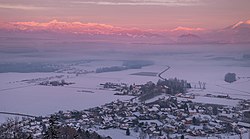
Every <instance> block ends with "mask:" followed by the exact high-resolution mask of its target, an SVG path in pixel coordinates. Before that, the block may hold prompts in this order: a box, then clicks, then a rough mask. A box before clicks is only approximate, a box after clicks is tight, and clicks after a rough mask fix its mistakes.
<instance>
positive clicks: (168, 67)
mask: <svg viewBox="0 0 250 139" xmlns="http://www.w3.org/2000/svg"><path fill="white" fill-rule="evenodd" d="M169 69H170V66H167V68H166V69H165V70H163V71H162V72H160V73H159V74H158V77H159V78H160V79H162V80H166V78H163V77H162V76H161V75H162V74H163V73H165V72H166V71H168V70H169Z"/></svg>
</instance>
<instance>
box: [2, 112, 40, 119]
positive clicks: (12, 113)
mask: <svg viewBox="0 0 250 139" xmlns="http://www.w3.org/2000/svg"><path fill="white" fill-rule="evenodd" d="M0 114H6V115H14V116H23V117H30V118H36V117H37V116H34V115H29V114H23V113H15V112H3V111H0Z"/></svg>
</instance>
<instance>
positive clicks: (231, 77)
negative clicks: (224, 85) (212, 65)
mask: <svg viewBox="0 0 250 139" xmlns="http://www.w3.org/2000/svg"><path fill="white" fill-rule="evenodd" d="M224 81H225V82H228V83H232V82H234V81H236V74H235V73H227V74H226V75H225V79H224Z"/></svg>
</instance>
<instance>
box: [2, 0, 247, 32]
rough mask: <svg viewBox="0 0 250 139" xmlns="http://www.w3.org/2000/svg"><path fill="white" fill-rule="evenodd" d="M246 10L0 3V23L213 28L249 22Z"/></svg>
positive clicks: (117, 0)
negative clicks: (56, 21)
mask: <svg viewBox="0 0 250 139" xmlns="http://www.w3.org/2000/svg"><path fill="white" fill-rule="evenodd" d="M249 7H250V0H0V13H1V14H0V20H1V22H10V21H11V22H15V21H36V22H47V21H51V20H53V19H57V20H60V21H67V22H74V21H79V22H83V23H103V24H110V25H115V26H121V27H138V28H146V29H171V28H175V27H178V26H183V27H193V28H206V29H217V28H222V27H225V26H228V25H231V24H234V23H237V22H238V21H246V20H249V18H250V8H249Z"/></svg>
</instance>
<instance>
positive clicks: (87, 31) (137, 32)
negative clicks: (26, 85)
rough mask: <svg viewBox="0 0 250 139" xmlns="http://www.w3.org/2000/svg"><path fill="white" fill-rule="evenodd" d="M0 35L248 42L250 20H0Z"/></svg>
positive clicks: (186, 41)
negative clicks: (164, 23)
mask: <svg viewBox="0 0 250 139" xmlns="http://www.w3.org/2000/svg"><path fill="white" fill-rule="evenodd" d="M0 37H29V38H30V37H42V38H44V37H49V38H57V39H60V38H61V39H62V38H63V39H69V40H70V39H76V40H83V41H86V40H92V41H108V42H109V41H114V42H121V41H122V42H132V43H133V42H151V43H250V20H248V21H245V22H244V21H240V22H238V23H235V24H233V25H230V26H228V27H225V28H222V29H217V30H206V29H203V28H188V27H177V28H175V29H171V30H143V29H138V28H124V27H116V26H112V25H107V24H98V23H81V22H61V21H57V20H52V21H50V22H45V23H40V22H8V23H6V22H5V23H0Z"/></svg>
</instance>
